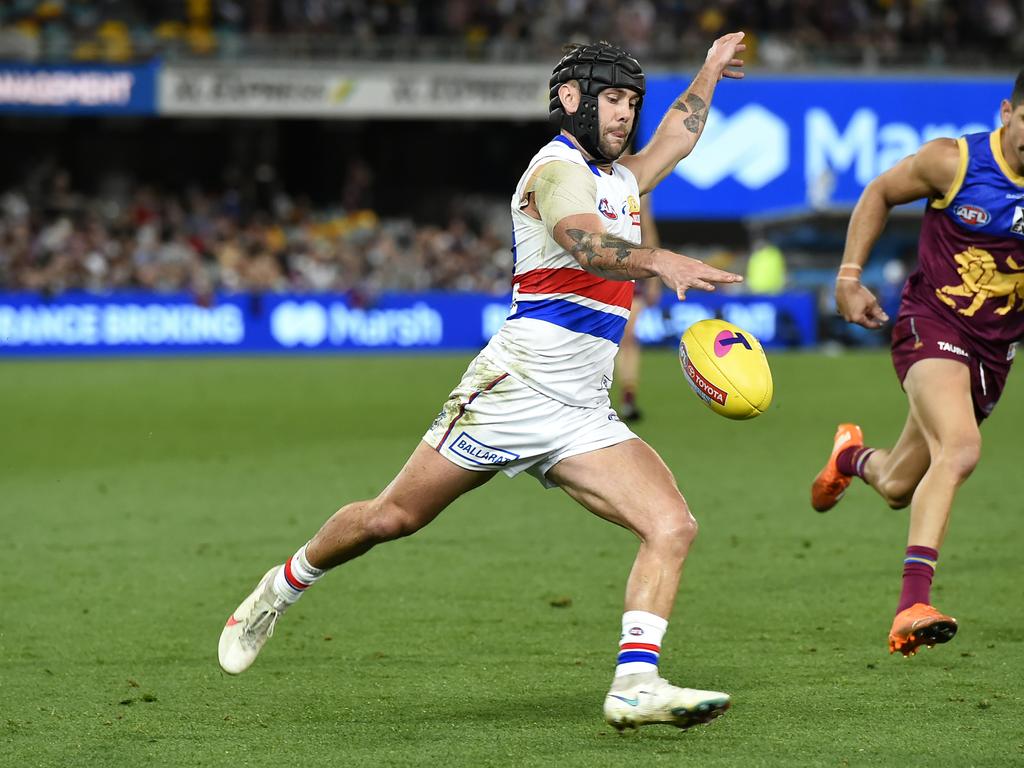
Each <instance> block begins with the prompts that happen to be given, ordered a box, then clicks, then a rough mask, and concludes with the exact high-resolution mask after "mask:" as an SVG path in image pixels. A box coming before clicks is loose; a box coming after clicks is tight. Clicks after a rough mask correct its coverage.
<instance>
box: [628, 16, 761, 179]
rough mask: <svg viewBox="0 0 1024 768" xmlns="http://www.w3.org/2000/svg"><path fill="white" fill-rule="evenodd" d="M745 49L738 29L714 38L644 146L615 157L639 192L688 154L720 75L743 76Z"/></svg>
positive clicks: (665, 173)
mask: <svg viewBox="0 0 1024 768" xmlns="http://www.w3.org/2000/svg"><path fill="white" fill-rule="evenodd" d="M745 50H746V46H745V45H744V44H743V33H742V32H732V33H730V34H728V35H725V36H723V37H720V38H718V39H717V40H715V42H714V44H713V45H712V46H711V49H710V50H709V51H708V55H707V58H706V59H705V61H704V66H703V67H701V68H700V71H699V72H698V73H697V76H696V77H695V78H693V82H692V83H690V87H689V88H687V89H686V90H685V91H684V92H683V93H682V94H680V96H679V98H678V99H676V100H675V101H674V102H673V104H672V106H671V107H670V108H669V110H668V112H666V113H665V116H664V117H663V118H662V120H661V124H660V125H659V126H658V130H656V131H655V132H654V135H653V136H652V137H651V140H650V141H649V142H647V146H645V147H644V148H643V149H642V150H641V151H640V152H638V153H637V154H635V155H627V156H625V157H623V158H621V159H620V160H619V162H620V163H622V164H623V165H625V166H626V167H627V168H629V170H631V171H632V172H633V175H634V176H636V180H637V183H638V184H639V185H640V192H641V193H645V192H650V191H651V190H652V189H653V188H654V187H655V186H656V185H657V184H658V182H660V181H661V180H662V179H664V178H665V177H666V176H667V175H668V174H669V173H670V172H671V171H672V169H673V168H675V167H676V164H677V163H678V162H679V161H680V160H682V159H683V158H684V157H686V156H687V155H688V154H690V151H691V150H692V149H693V147H694V145H695V144H696V143H697V139H699V138H700V135H701V133H702V132H703V130H704V123H705V122H706V121H707V119H708V109H709V108H710V107H711V96H712V94H713V93H714V92H715V86H716V85H718V81H719V80H721V79H722V78H723V77H730V78H741V77H743V72H742V71H740V70H739V68H740V67H742V66H743V60H742V59H740V58H739V54H741V53H742V52H743V51H745Z"/></svg>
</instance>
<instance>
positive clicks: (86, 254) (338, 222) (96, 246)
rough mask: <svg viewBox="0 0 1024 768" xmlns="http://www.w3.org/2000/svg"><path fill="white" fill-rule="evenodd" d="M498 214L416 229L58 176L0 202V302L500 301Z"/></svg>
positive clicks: (506, 268)
mask: <svg viewBox="0 0 1024 768" xmlns="http://www.w3.org/2000/svg"><path fill="white" fill-rule="evenodd" d="M501 213H504V215H505V217H506V218H507V211H500V210H495V208H494V206H492V205H487V204H484V203H481V202H479V201H476V200H472V199H470V200H465V201H461V202H458V203H456V205H455V207H454V208H453V213H452V214H451V215H450V216H449V217H448V219H447V221H446V222H445V223H444V224H443V225H416V224H414V223H413V222H412V221H411V220H408V219H403V220H382V219H380V218H378V216H377V215H376V214H375V213H374V212H373V211H372V210H367V209H353V210H343V209H340V208H339V209H314V208H313V207H312V206H311V205H310V204H309V203H308V202H307V201H304V200H299V199H293V198H292V197H289V196H288V195H286V194H284V193H280V192H279V193H277V194H275V196H274V197H273V199H272V200H271V201H270V204H269V205H268V206H266V208H264V209H260V208H254V207H252V206H251V205H249V204H247V203H246V202H244V199H243V196H242V195H240V194H239V193H238V192H237V191H233V190H232V191H227V192H222V193H218V194H210V193H206V192H203V191H200V190H198V189H194V190H191V191H189V192H187V193H184V194H180V195H179V194H174V193H169V192H161V191H159V190H157V189H155V188H153V187H150V186H145V185H140V186H132V187H129V188H128V189H126V190H125V191H122V192H113V191H112V192H108V193H101V194H97V195H88V196H86V195H82V194H79V193H77V192H76V191H75V189H74V187H73V185H72V183H71V179H70V175H69V174H68V173H67V172H66V171H58V172H56V173H54V174H53V175H52V177H50V178H48V179H47V181H46V184H45V186H44V188H43V189H41V190H38V191H35V190H33V189H32V187H31V185H26V186H20V187H17V188H14V189H10V190H8V191H6V192H5V193H3V195H2V196H0V291H19V290H27V291H40V292H45V293H61V292H64V291H71V290H88V291H93V292H106V291H114V290H126V289H133V288H135V289H143V290H150V291H157V292H165V293H169V292H180V291H187V292H192V293H195V294H197V295H202V294H206V293H209V292H211V291H254V292H266V291H306V292H319V291H323V292H350V293H353V294H355V295H357V296H358V295H364V296H372V295H374V294H376V293H378V292H380V291H385V290H390V291H424V290H431V289H437V290H445V291H486V292H492V293H495V294H503V293H505V292H507V291H508V286H509V275H510V271H511V258H510V254H509V248H510V242H509V241H508V238H507V236H506V237H504V238H503V237H499V236H498V235H497V234H495V233H496V232H499V231H500V232H502V233H504V231H505V227H504V226H501V227H498V226H492V224H491V220H492V217H495V216H497V217H499V218H500V214H501ZM502 224H504V220H502Z"/></svg>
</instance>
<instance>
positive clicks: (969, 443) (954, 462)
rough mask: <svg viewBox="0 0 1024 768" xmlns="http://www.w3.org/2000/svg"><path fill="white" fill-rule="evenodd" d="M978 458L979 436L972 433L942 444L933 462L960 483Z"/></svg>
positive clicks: (979, 452) (975, 464)
mask: <svg viewBox="0 0 1024 768" xmlns="http://www.w3.org/2000/svg"><path fill="white" fill-rule="evenodd" d="M980 458H981V437H980V436H974V435H972V436H969V437H965V438H963V439H961V440H958V441H955V442H953V443H952V444H951V445H949V446H943V447H942V449H941V450H940V451H939V454H938V456H936V457H935V458H934V459H933V463H934V464H935V465H937V466H938V467H939V468H940V469H941V471H942V472H945V473H946V474H948V475H949V476H950V477H951V478H953V480H954V481H956V482H957V483H962V482H963V481H964V480H966V479H967V478H968V477H970V476H971V473H972V472H973V471H974V468H975V467H976V466H978V460H979V459H980Z"/></svg>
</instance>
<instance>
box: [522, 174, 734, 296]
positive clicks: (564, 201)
mask: <svg viewBox="0 0 1024 768" xmlns="http://www.w3.org/2000/svg"><path fill="white" fill-rule="evenodd" d="M530 190H531V194H532V195H533V198H532V200H531V202H530V204H529V205H528V206H527V208H528V212H529V208H530V207H533V208H534V209H535V210H536V211H537V214H538V215H539V217H540V219H541V220H542V221H543V222H544V224H545V226H546V228H547V230H548V233H549V234H550V235H551V238H552V239H553V240H554V241H555V242H556V243H558V244H559V245H560V246H561V247H562V248H564V249H565V250H566V251H568V252H569V253H571V254H572V255H573V257H574V258H575V259H576V261H577V262H578V263H579V265H580V266H581V267H583V268H584V269H585V270H587V271H588V272H592V273H594V274H595V275H600V276H601V277H604V278H608V279H610V280H636V279H640V278H645V277H660V278H661V279H662V280H663V281H664V283H665V284H666V285H667V286H668V287H669V288H671V289H672V290H673V291H675V292H676V296H678V297H679V298H680V299H684V298H686V291H687V290H688V289H690V288H698V289H700V290H704V291H713V290H714V289H715V283H737V282H740V281H741V280H742V279H743V278H742V277H740V276H739V275H735V274H733V273H731V272H725V271H723V270H721V269H716V268H714V267H710V266H708V265H707V264H705V263H704V262H701V261H698V260H697V259H691V258H689V257H688V256H683V255H682V254H678V253H673V252H672V251H667V250H665V249H664V248H651V247H644V246H641V245H637V244H636V243H631V242H630V241H628V240H624V239H623V238H621V237H616V236H615V235H612V234H610V233H608V232H605V230H604V225H603V224H602V223H601V217H600V216H598V215H597V213H596V212H595V210H594V208H595V204H594V198H595V197H596V185H595V184H594V180H593V176H592V175H591V173H590V171H589V169H587V168H586V167H585V166H582V165H576V164H574V163H567V162H560V161H555V162H551V163H548V164H547V165H544V166H543V167H541V168H540V170H539V171H537V174H536V175H535V177H534V179H533V183H532V185H531V187H530Z"/></svg>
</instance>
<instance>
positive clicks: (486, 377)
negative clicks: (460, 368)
mask: <svg viewBox="0 0 1024 768" xmlns="http://www.w3.org/2000/svg"><path fill="white" fill-rule="evenodd" d="M635 437H636V435H634V434H633V433H632V432H631V431H630V429H629V427H627V426H626V425H625V424H623V423H622V422H621V421H619V417H618V415H616V413H615V411H614V410H612V408H611V405H610V404H609V405H608V406H605V407H598V408H582V407H579V406H573V405H566V404H565V403H561V402H559V401H558V400H553V399H552V398H550V397H547V396H546V395H542V394H541V393H539V392H537V391H536V390H535V389H531V388H530V387H528V386H527V385H526V384H523V383H522V382H521V381H519V380H518V379H516V378H514V377H513V376H510V375H509V374H508V373H507V372H506V371H503V370H502V369H501V368H499V367H498V366H497V365H496V364H495V363H493V362H491V361H490V360H489V359H487V358H486V357H484V356H483V355H479V356H478V357H477V358H476V359H475V360H473V362H472V363H470V364H469V368H467V369H466V373H465V374H463V376H462V381H460V382H459V385H458V386H457V387H456V388H455V389H454V390H453V391H452V393H451V395H449V396H448V400H447V401H446V402H445V404H444V406H443V407H442V408H441V412H440V413H439V414H438V415H437V418H436V419H434V423H433V424H431V425H430V429H428V430H427V433H426V434H425V435H424V436H423V441H424V442H425V443H427V445H429V446H430V447H431V448H433V449H434V450H436V451H437V452H438V453H440V454H441V455H442V456H444V457H445V458H446V459H448V460H449V461H450V462H452V463H453V464H457V465H458V466H460V467H463V468H465V469H470V470H475V471H478V472H488V471H494V470H499V469H500V470H501V471H502V472H504V473H505V474H506V475H508V476H509V477H515V476H516V475H518V474H519V473H520V472H523V471H526V472H528V473H529V474H531V475H533V476H534V477H536V478H537V479H538V480H540V482H541V483H542V484H543V485H544V487H545V488H554V487H555V484H554V483H552V482H549V481H548V479H547V478H546V477H545V475H546V474H547V471H548V470H549V469H551V468H552V467H553V466H555V464H557V463H558V462H560V461H561V460H562V459H567V458H569V457H570V456H576V455H578V454H581V453H587V452H589V451H596V450H598V449H599V448H607V447H608V446H611V445H618V444H619V443H621V442H624V441H626V440H630V439H632V438H635Z"/></svg>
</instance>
